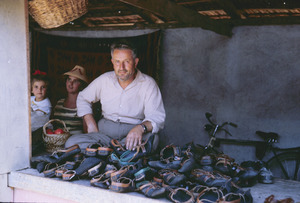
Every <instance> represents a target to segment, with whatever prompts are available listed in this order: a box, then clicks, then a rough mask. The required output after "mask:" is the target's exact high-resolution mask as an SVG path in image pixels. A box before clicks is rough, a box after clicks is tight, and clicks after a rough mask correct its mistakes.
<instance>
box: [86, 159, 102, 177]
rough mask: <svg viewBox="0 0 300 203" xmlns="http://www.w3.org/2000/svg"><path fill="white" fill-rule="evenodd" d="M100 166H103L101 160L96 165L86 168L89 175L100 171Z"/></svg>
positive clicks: (91, 175)
mask: <svg viewBox="0 0 300 203" xmlns="http://www.w3.org/2000/svg"><path fill="white" fill-rule="evenodd" d="M102 166H103V162H102V161H101V162H100V163H99V164H97V165H96V166H94V167H92V168H90V169H89V170H88V174H89V177H93V176H95V175H97V174H98V173H99V172H100V169H101V167H102Z"/></svg>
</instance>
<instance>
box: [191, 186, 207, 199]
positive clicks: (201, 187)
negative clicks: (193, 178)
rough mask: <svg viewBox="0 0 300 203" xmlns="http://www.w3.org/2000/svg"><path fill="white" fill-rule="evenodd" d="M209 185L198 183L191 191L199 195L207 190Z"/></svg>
mask: <svg viewBox="0 0 300 203" xmlns="http://www.w3.org/2000/svg"><path fill="white" fill-rule="evenodd" d="M207 188H208V187H207V186H204V185H196V186H194V187H193V188H192V189H191V190H190V191H191V192H192V193H193V195H194V196H195V197H197V196H198V195H199V194H200V193H201V192H202V191H203V190H206V189H207Z"/></svg>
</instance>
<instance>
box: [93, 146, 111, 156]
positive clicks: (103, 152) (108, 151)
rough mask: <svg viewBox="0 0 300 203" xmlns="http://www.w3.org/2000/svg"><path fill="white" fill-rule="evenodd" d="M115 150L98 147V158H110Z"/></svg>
mask: <svg viewBox="0 0 300 203" xmlns="http://www.w3.org/2000/svg"><path fill="white" fill-rule="evenodd" d="M113 151H114V150H113V149H112V148H110V147H98V152H97V154H98V156H99V157H101V158H106V157H108V156H109V155H110V154H111V153H112V152H113Z"/></svg>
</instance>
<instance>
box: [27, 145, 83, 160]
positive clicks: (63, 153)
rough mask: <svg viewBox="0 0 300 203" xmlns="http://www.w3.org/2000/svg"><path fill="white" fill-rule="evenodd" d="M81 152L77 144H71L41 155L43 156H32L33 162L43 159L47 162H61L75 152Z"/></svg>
mask: <svg viewBox="0 0 300 203" xmlns="http://www.w3.org/2000/svg"><path fill="white" fill-rule="evenodd" d="M80 152H81V149H80V148H79V146H78V145H77V144H76V145H73V146H71V147H68V148H65V149H60V150H57V151H55V152H53V154H52V155H43V156H38V157H34V158H32V160H33V161H34V162H36V161H37V162H40V161H44V162H47V163H63V162H64V161H66V160H68V159H70V158H72V157H73V156H74V155H75V154H78V153H80Z"/></svg>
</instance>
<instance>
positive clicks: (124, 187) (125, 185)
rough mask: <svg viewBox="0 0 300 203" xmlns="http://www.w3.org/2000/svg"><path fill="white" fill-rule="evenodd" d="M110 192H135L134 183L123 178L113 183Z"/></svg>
mask: <svg viewBox="0 0 300 203" xmlns="http://www.w3.org/2000/svg"><path fill="white" fill-rule="evenodd" d="M109 188H110V190H112V191H114V192H121V193H123V192H133V191H134V189H135V187H134V182H133V181H132V180H131V179H130V178H126V177H121V178H119V179H118V180H116V181H111V186H110V187H109Z"/></svg>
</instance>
